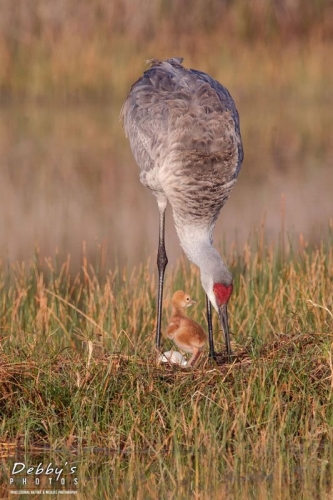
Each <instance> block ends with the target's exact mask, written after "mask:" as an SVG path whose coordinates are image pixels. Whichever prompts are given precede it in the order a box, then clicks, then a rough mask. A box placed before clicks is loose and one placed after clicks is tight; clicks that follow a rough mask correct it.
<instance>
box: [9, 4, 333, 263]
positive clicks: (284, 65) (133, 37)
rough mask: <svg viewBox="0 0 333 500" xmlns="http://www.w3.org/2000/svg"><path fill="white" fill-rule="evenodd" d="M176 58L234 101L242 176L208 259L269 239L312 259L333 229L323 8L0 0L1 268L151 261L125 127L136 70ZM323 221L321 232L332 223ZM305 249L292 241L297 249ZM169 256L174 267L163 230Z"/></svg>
mask: <svg viewBox="0 0 333 500" xmlns="http://www.w3.org/2000/svg"><path fill="white" fill-rule="evenodd" d="M173 56H182V57H184V58H185V59H184V65H185V66H186V67H192V68H196V69H200V70H202V71H205V72H208V73H209V74H210V75H211V76H213V77H215V78H216V79H217V80H219V81H220V82H221V83H222V84H223V85H225V86H226V87H227V88H228V89H229V91H230V92H231V94H232V95H233V97H234V99H235V101H236V105H237V108H238V111H239V113H240V118H241V132H242V137H243V142H244V151H245V160H244V163H243V168H242V171H241V174H240V176H239V180H238V183H237V184H236V186H235V188H234V191H233V193H232V196H231V198H230V200H229V202H228V203H227V205H226V206H225V207H224V209H223V210H222V212H221V216H220V219H219V221H218V224H217V227H216V231H215V241H216V243H218V242H220V241H222V240H223V241H224V242H225V243H226V244H227V245H230V244H232V243H233V242H234V241H236V242H237V244H239V245H242V243H243V242H245V241H247V240H248V238H249V235H250V234H251V233H253V231H255V229H256V228H258V227H260V226H262V225H263V224H264V225H265V227H266V237H267V240H268V241H269V242H272V243H273V244H274V243H275V242H278V241H279V238H280V235H281V231H282V230H285V231H286V239H287V240H288V239H290V240H293V241H294V242H295V243H294V244H295V245H297V244H298V241H299V238H300V239H301V241H302V244H303V245H304V244H307V243H309V244H311V243H317V242H319V241H320V239H321V238H322V237H325V235H327V233H328V231H329V225H330V224H331V225H332V218H333V210H332V208H333V201H332V200H333V196H332V191H333V168H332V167H333V154H332V152H333V126H332V125H333V93H332V88H333V2H332V1H331V0H316V1H313V0H275V1H269V0H253V1H251V2H246V1H241V0H178V1H177V0H175V1H166V0H154V1H151V2H149V1H147V0H56V1H54V0H15V1H13V0H0V257H1V258H2V259H9V261H11V262H13V261H16V260H22V259H30V258H32V256H33V254H34V250H35V248H36V247H38V248H39V252H40V254H41V255H42V256H48V255H54V254H55V253H56V252H57V253H59V254H60V255H61V256H63V257H65V256H66V255H67V254H68V253H70V254H71V261H72V264H73V265H74V266H75V265H77V266H79V265H80V262H81V259H82V251H83V248H85V249H86V250H85V251H86V253H87V254H88V256H89V258H91V259H94V258H95V257H96V255H98V258H100V259H102V260H103V263H104V264H105V265H108V266H109V265H110V266H112V265H114V263H115V262H118V263H120V264H121V265H124V264H128V265H129V266H133V265H136V264H138V263H139V262H140V261H141V260H142V259H144V258H146V256H148V255H151V256H152V259H153V261H155V255H156V245H157V235H158V212H157V207H156V202H155V199H154V198H153V196H152V194H151V193H150V192H149V191H148V190H147V189H146V188H144V187H143V186H141V184H140V182H139V175H138V174H139V172H138V168H137V166H136V164H135V162H134V159H133V157H132V155H131V152H130V148H129V144H128V142H127V140H126V139H125V137H124V133H123V130H122V126H121V123H120V122H119V113H120V109H121V106H122V103H123V100H124V99H125V96H126V94H127V92H128V91H129V88H130V86H131V84H132V83H133V82H134V81H135V80H136V79H137V78H138V77H139V76H140V75H141V74H142V72H143V71H144V69H145V68H146V65H145V61H146V60H148V59H152V58H157V59H164V58H169V57H173ZM330 221H331V222H330ZM300 234H301V235H302V236H301V237H300V236H299V235H300ZM167 251H168V254H169V257H170V261H171V262H173V261H175V259H176V258H177V257H178V256H179V255H180V254H181V250H180V248H179V244H178V241H177V238H176V235H175V232H174V229H173V224H172V221H171V214H170V213H169V216H168V219H167Z"/></svg>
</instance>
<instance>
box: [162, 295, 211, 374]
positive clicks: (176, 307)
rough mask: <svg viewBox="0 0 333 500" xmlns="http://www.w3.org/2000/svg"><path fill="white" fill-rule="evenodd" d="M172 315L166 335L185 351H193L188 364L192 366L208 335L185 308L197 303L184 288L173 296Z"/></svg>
mask: <svg viewBox="0 0 333 500" xmlns="http://www.w3.org/2000/svg"><path fill="white" fill-rule="evenodd" d="M171 303H172V317H171V318H170V321H169V325H168V328H167V330H166V336H167V337H168V338H169V339H172V340H173V341H174V343H175V344H176V345H177V346H178V347H179V348H180V349H182V350H183V351H185V352H189V353H192V356H191V358H190V359H189V361H188V363H187V366H192V365H193V364H194V363H195V362H196V361H197V360H198V359H199V357H200V355H201V353H202V351H203V349H204V347H205V344H206V342H207V335H206V332H205V331H204V330H203V328H202V327H201V326H200V325H198V323H196V322H195V321H193V320H192V319H190V318H188V317H187V316H186V314H185V308H187V307H190V306H191V305H192V304H195V301H194V300H192V299H191V297H190V296H189V295H187V294H186V293H185V292H183V290H177V292H175V293H174V294H173V296H172V299H171Z"/></svg>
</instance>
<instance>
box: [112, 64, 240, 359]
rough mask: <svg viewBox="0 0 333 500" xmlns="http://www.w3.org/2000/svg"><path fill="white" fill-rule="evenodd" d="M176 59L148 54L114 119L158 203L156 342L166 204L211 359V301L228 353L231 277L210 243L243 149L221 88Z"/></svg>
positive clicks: (232, 111)
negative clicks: (196, 290)
mask: <svg viewBox="0 0 333 500" xmlns="http://www.w3.org/2000/svg"><path fill="white" fill-rule="evenodd" d="M182 62H183V59H182V58H172V59H168V60H166V61H158V60H155V59H154V60H152V61H150V64H151V66H150V68H149V69H148V70H147V71H145V72H144V74H143V76H142V77H141V78H139V79H138V80H137V82H135V83H134V84H133V86H132V88H131V90H130V92H129V94H128V96H127V98H126V100H125V102H124V105H123V108H122V112H121V117H122V119H123V124H124V129H125V133H126V136H127V137H128V139H129V142H130V146H131V149H132V153H133V155H134V158H135V160H136V162H137V164H138V166H139V167H140V170H141V173H140V180H141V182H142V184H144V185H145V186H147V187H148V188H149V189H151V190H152V192H153V194H154V195H155V196H156V200H157V205H158V209H159V214H160V219H159V244H158V253H157V266H158V274H159V285H158V301H157V328H156V347H157V349H160V342H161V319H162V299H163V282H164V273H165V268H166V265H167V263H168V259H167V255H166V251H165V242H164V226H165V210H166V207H167V203H168V202H169V203H170V205H171V207H172V211H173V218H174V223H175V227H176V231H177V234H178V237H179V240H180V244H181V246H182V248H183V250H184V252H185V254H186V255H187V257H188V258H189V260H190V261H192V262H193V263H194V264H196V265H197V266H198V267H199V268H200V275H201V283H202V286H203V288H204V290H205V292H206V305H207V321H208V338H209V352H210V356H212V357H214V358H215V352H214V343H213V329H212V310H211V304H212V305H213V307H214V308H215V309H216V311H217V312H218V314H219V318H220V321H221V325H222V329H223V332H224V337H225V344H226V350H227V354H228V359H229V360H230V356H231V345H230V337H229V326H228V314H227V304H228V301H229V298H230V296H231V293H232V289H233V280H232V275H231V273H230V271H229V269H228V268H227V266H226V265H225V263H224V262H223V260H222V259H221V256H220V254H219V253H218V251H217V250H216V249H215V248H214V247H213V246H212V242H213V238H212V235H213V229H214V226H215V222H216V219H217V217H218V215H219V213H220V210H221V208H222V207H223V205H224V204H225V202H226V201H227V199H228V198H229V195H230V192H231V189H232V187H233V185H234V184H235V182H236V179H237V175H238V173H239V170H240V167H241V164H242V160H243V147H242V140H241V135H240V126H239V116H238V112H237V109H236V107H235V103H234V101H233V99H232V97H231V95H230V94H229V92H228V90H227V89H226V88H225V87H223V86H222V85H221V84H220V83H219V82H217V81H216V80H214V79H213V78H211V77H210V76H209V75H207V74H206V73H203V72H201V71H197V70H194V69H186V68H184V67H183V66H182Z"/></svg>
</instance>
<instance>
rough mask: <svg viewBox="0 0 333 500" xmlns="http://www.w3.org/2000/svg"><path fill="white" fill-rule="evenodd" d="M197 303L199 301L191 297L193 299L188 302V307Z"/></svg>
mask: <svg viewBox="0 0 333 500" xmlns="http://www.w3.org/2000/svg"><path fill="white" fill-rule="evenodd" d="M196 303H197V301H196V300H192V299H191V300H190V301H189V302H188V303H187V307H190V306H192V305H193V304H196Z"/></svg>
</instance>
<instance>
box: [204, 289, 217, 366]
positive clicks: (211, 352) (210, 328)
mask: <svg viewBox="0 0 333 500" xmlns="http://www.w3.org/2000/svg"><path fill="white" fill-rule="evenodd" d="M206 309H207V324H208V341H209V357H210V358H213V359H215V361H216V355H215V351H214V339H213V321H212V304H211V303H210V300H209V298H208V297H207V295H206Z"/></svg>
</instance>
